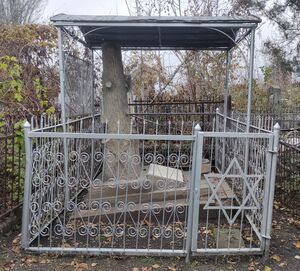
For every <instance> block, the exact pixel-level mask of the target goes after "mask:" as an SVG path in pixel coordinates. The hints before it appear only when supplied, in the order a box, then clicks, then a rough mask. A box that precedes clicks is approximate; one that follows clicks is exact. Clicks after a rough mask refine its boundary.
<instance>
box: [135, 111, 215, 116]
mask: <svg viewBox="0 0 300 271" xmlns="http://www.w3.org/2000/svg"><path fill="white" fill-rule="evenodd" d="M215 114H216V113H212V112H195V113H187V112H170V113H168V112H160V113H130V114H129V115H130V116H203V115H209V116H213V115H215Z"/></svg>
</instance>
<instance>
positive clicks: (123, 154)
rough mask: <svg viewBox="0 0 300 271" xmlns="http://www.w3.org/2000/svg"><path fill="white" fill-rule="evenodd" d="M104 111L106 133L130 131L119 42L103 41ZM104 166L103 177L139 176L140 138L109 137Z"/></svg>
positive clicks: (124, 177)
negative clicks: (110, 138) (119, 138)
mask: <svg viewBox="0 0 300 271" xmlns="http://www.w3.org/2000/svg"><path fill="white" fill-rule="evenodd" d="M102 60H103V75H102V86H103V111H102V121H104V122H107V127H106V129H107V133H120V134H129V133H130V132H131V127H130V126H131V121H130V115H129V114H128V111H129V110H128V102H127V89H126V79H125V75H124V71H123V63H122V54H121V48H120V46H119V45H118V44H116V43H110V42H107V43H103V44H102ZM104 156H105V157H106V159H105V162H104V166H103V175H104V180H113V179H114V180H116V179H119V180H120V179H123V180H124V179H138V177H139V173H140V170H139V169H140V168H141V166H140V162H139V163H136V162H137V161H139V159H140V156H139V148H138V141H130V140H106V141H105V153H104Z"/></svg>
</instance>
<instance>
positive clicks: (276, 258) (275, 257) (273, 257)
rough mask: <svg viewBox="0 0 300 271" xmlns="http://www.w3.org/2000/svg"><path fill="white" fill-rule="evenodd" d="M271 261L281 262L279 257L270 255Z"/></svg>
mask: <svg viewBox="0 0 300 271" xmlns="http://www.w3.org/2000/svg"><path fill="white" fill-rule="evenodd" d="M271 259H273V260H275V261H276V262H280V261H281V258H280V256H279V255H277V254H274V255H272V256H271Z"/></svg>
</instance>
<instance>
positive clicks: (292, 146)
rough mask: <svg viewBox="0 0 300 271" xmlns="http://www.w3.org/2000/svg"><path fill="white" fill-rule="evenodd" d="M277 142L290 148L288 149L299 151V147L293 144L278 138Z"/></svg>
mask: <svg viewBox="0 0 300 271" xmlns="http://www.w3.org/2000/svg"><path fill="white" fill-rule="evenodd" d="M279 143H280V144H281V145H283V146H285V147H287V148H290V149H292V150H294V151H296V152H299V153H300V148H297V146H294V145H292V144H289V143H287V142H284V141H283V140H280V141H279Z"/></svg>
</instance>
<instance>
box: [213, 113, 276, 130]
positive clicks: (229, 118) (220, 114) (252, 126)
mask: <svg viewBox="0 0 300 271" xmlns="http://www.w3.org/2000/svg"><path fill="white" fill-rule="evenodd" d="M217 115H219V116H221V117H224V115H223V114H222V113H220V112H217ZM227 119H228V120H230V121H233V122H235V123H238V124H241V125H244V126H245V127H246V126H247V124H246V123H245V122H243V121H240V120H238V119H234V118H231V117H227ZM250 128H252V129H256V130H258V131H261V132H264V133H272V131H270V130H267V129H263V128H260V127H258V126H254V125H253V124H251V125H250Z"/></svg>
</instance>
